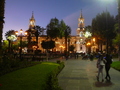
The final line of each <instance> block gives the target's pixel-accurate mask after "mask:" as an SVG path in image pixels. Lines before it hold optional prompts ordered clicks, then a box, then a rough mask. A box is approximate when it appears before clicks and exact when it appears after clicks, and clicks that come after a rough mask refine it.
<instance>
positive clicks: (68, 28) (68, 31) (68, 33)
mask: <svg viewBox="0 0 120 90" xmlns="http://www.w3.org/2000/svg"><path fill="white" fill-rule="evenodd" d="M70 34H71V28H70V27H69V26H66V29H65V30H64V37H65V52H67V39H68V37H70Z"/></svg>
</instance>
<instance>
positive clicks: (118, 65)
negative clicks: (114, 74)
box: [111, 61, 120, 71]
mask: <svg viewBox="0 0 120 90" xmlns="http://www.w3.org/2000/svg"><path fill="white" fill-rule="evenodd" d="M111 67H113V68H115V69H117V70H119V71H120V61H115V62H113V63H112V64H111Z"/></svg>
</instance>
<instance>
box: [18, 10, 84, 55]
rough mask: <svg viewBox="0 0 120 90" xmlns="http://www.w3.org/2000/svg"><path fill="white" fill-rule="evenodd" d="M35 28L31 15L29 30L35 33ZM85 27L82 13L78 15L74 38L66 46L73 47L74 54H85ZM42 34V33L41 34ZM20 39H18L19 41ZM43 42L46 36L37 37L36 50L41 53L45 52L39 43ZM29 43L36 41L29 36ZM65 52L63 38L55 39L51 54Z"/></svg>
mask: <svg viewBox="0 0 120 90" xmlns="http://www.w3.org/2000/svg"><path fill="white" fill-rule="evenodd" d="M34 26H35V18H34V14H33V13H32V17H31V18H30V20H29V28H28V29H31V30H33V32H35V29H34ZM84 27H85V25H84V18H83V15H82V12H81V14H80V17H79V18H78V28H77V29H76V36H71V38H70V40H69V42H67V44H68V46H70V45H73V46H74V47H75V49H74V52H77V53H81V52H83V53H86V44H85V43H86V42H85V39H86V38H85V36H84V33H85V28H84ZM43 33H44V32H43ZM19 39H20V38H18V40H19ZM43 40H46V35H44V34H43V35H41V36H39V37H38V45H37V46H38V49H39V50H41V51H42V52H45V49H43V48H42V46H41V43H42V41H43ZM22 41H27V37H23V38H22ZM31 41H36V37H35V36H34V35H32V34H31ZM32 48H33V49H36V48H37V47H36V46H33V47H32ZM64 50H65V38H64V37H63V38H62V39H59V38H58V39H57V40H55V47H54V49H52V51H53V52H56V51H57V52H61V53H63V52H64Z"/></svg>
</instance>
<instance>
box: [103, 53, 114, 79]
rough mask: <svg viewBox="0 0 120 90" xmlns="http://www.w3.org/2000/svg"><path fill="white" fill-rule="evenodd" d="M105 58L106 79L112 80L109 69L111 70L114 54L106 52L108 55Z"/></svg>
mask: <svg viewBox="0 0 120 90" xmlns="http://www.w3.org/2000/svg"><path fill="white" fill-rule="evenodd" d="M104 59H105V71H106V77H105V79H106V80H109V81H110V80H111V77H110V75H109V70H110V65H111V64H112V56H110V55H109V54H106V56H105V57H104Z"/></svg>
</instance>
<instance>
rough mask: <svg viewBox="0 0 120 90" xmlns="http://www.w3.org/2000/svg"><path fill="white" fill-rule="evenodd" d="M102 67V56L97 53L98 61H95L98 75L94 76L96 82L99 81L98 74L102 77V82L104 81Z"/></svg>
mask: <svg viewBox="0 0 120 90" xmlns="http://www.w3.org/2000/svg"><path fill="white" fill-rule="evenodd" d="M104 65H105V64H104V61H103V55H102V54H101V53H99V56H98V60H97V68H98V75H97V76H96V77H97V81H99V78H100V74H101V76H102V82H103V81H104V79H103V67H104Z"/></svg>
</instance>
